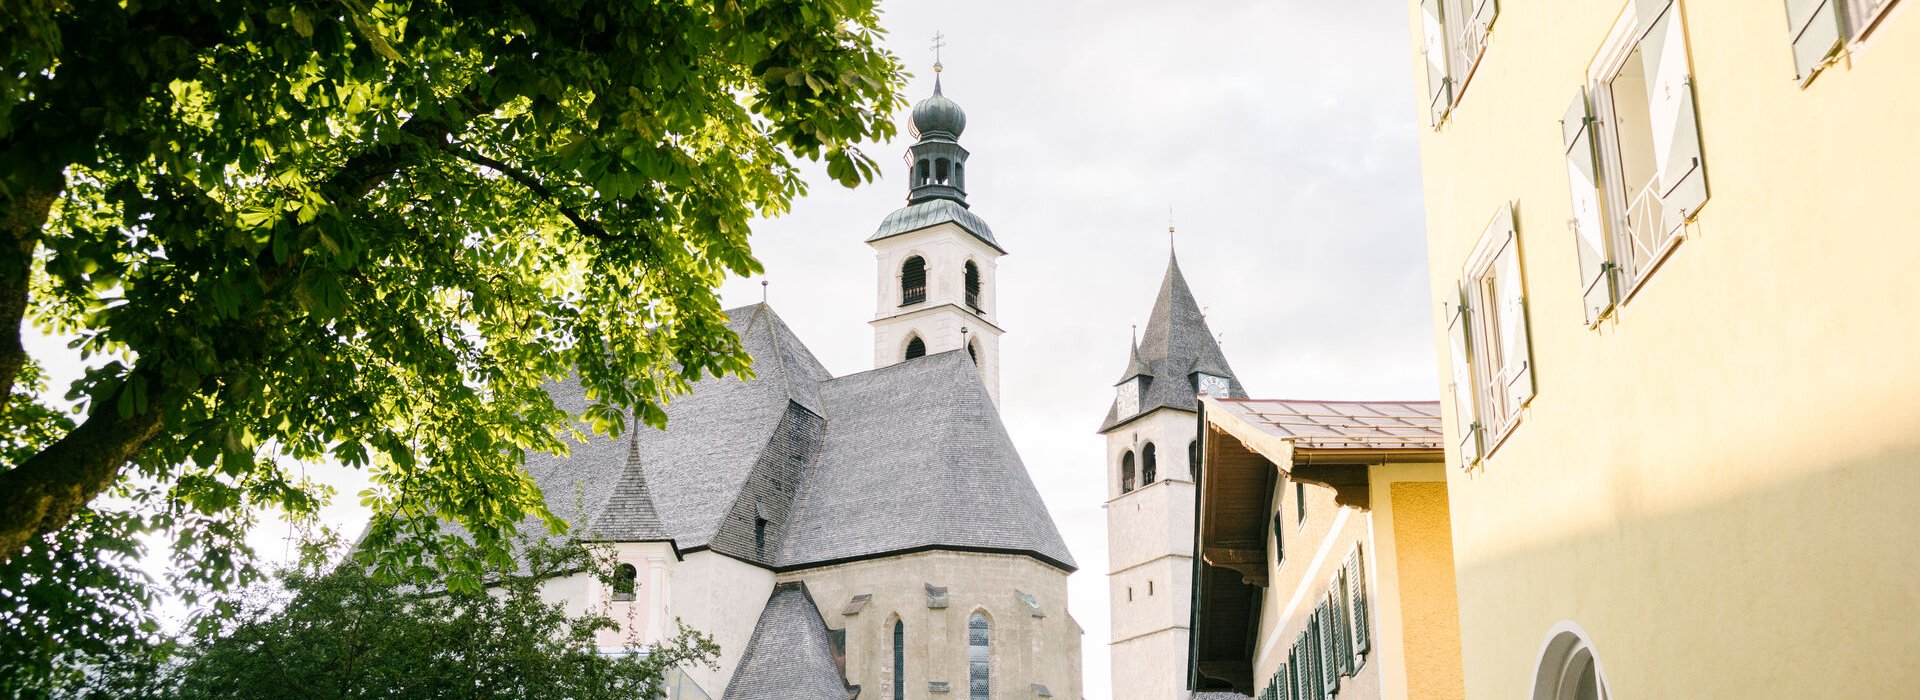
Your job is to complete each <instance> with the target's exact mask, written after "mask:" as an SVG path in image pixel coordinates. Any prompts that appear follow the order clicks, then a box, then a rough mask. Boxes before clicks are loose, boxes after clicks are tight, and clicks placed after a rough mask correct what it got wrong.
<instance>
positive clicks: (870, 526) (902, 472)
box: [780, 350, 1074, 571]
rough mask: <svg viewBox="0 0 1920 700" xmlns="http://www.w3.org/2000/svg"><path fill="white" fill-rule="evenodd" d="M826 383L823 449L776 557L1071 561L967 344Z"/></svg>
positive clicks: (791, 561)
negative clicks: (959, 553) (914, 554)
mask: <svg viewBox="0 0 1920 700" xmlns="http://www.w3.org/2000/svg"><path fill="white" fill-rule="evenodd" d="M824 391H825V397H826V404H827V440H826V449H825V451H824V452H823V453H822V454H821V455H820V465H819V467H818V468H817V469H816V470H815V471H814V472H813V473H812V474H810V475H809V476H808V478H807V480H806V485H805V486H804V487H803V488H802V489H801V491H800V496H799V497H798V499H796V501H795V503H794V518H793V522H792V524H791V527H790V529H789V530H788V536H787V540H786V541H785V542H784V543H783V546H782V548H781V557H780V560H781V564H782V566H784V567H787V568H793V567H801V566H812V565H820V564H826V563H831V562H836V561H843V560H848V559H857V558H863V557H866V556H870V555H873V554H876V553H882V552H907V551H914V550H919V549H961V550H990V551H1009V552H1021V553H1027V554H1031V555H1033V556H1035V557H1037V558H1039V559H1041V560H1043V561H1046V562H1047V563H1049V564H1052V565H1054V566H1057V567H1060V568H1062V569H1066V570H1069V571H1071V570H1073V568H1074V563H1073V555H1071V554H1068V553H1067V545H1066V542H1065V540H1063V539H1062V538H1061V537H1060V531H1059V530H1058V529H1056V528H1055V527H1054V524H1053V518H1052V517H1051V516H1049V515H1048V513H1047V506H1046V503H1044V502H1043V501H1041V499H1040V492H1039V491H1038V490H1036V489H1035V488H1034V486H1033V481H1032V479H1031V478H1029V477H1028V475H1027V470H1026V467H1025V465H1023V464H1022V463H1021V461H1020V454H1019V452H1018V451H1016V450H1015V449H1014V447H1013V439H1012V438H1011V437H1009V436H1008V435H1007V430H1006V427H1005V426H1004V425H1002V424H1001V422H1000V414H999V411H997V410H995V409H994V407H993V402H992V400H991V399H990V398H989V397H988V395H987V390H986V386H985V385H984V384H982V383H981V381H980V375H979V372H978V370H977V369H975V367H974V364H973V362H972V360H970V359H968V357H967V354H966V353H965V352H964V351H961V350H952V351H948V352H943V353H938V354H934V355H928V356H926V357H922V358H918V359H914V360H909V361H907V362H902V363H900V364H896V365H891V366H887V367H882V368H880V369H876V370H873V371H870V372H862V373H860V374H854V375H848V376H845V377H840V378H838V379H835V380H833V381H831V382H828V383H827V385H826V387H825V390H824Z"/></svg>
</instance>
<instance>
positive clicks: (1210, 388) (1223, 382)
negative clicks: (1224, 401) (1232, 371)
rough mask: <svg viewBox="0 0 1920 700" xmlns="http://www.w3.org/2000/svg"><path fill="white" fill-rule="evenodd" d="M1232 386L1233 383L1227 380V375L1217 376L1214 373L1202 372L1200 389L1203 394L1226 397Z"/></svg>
mask: <svg viewBox="0 0 1920 700" xmlns="http://www.w3.org/2000/svg"><path fill="white" fill-rule="evenodd" d="M1231 386H1232V385H1231V384H1229V383H1228V382H1227V378H1226V377H1216V376H1214V375H1211V374H1207V373H1206V372H1201V373H1200V387H1199V389H1200V393H1202V394H1205V395H1207V396H1219V397H1225V396H1227V395H1228V393H1229V392H1230V387H1231Z"/></svg>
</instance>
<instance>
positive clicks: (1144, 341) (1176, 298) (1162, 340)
mask: <svg viewBox="0 0 1920 700" xmlns="http://www.w3.org/2000/svg"><path fill="white" fill-rule="evenodd" d="M1142 365H1144V368H1143V367H1142ZM1143 369H1144V371H1143ZM1122 371H1123V372H1124V373H1125V376H1123V377H1121V378H1120V381H1122V382H1125V381H1126V380H1128V379H1131V378H1133V377H1134V376H1137V375H1140V374H1145V375H1146V376H1147V377H1148V380H1147V390H1146V393H1145V394H1143V395H1142V396H1141V397H1140V410H1139V412H1137V413H1133V414H1130V415H1124V416H1123V415H1119V412H1120V403H1119V400H1118V399H1117V398H1116V399H1115V400H1114V403H1113V405H1112V406H1110V407H1108V408H1107V417H1106V419H1105V420H1102V421H1100V432H1102V433H1104V432H1107V431H1109V430H1112V429H1114V428H1117V427H1119V426H1120V425H1121V424H1123V423H1126V422H1127V421H1130V420H1133V419H1134V418H1136V417H1139V416H1142V415H1146V414H1148V413H1152V412H1153V411H1154V409H1159V408H1173V409H1178V410H1182V411H1191V412H1198V411H1199V408H1200V404H1199V402H1198V401H1196V400H1195V399H1194V384H1193V374H1194V373H1195V372H1206V373H1207V374H1211V375H1215V376H1220V377H1226V378H1227V383H1228V385H1229V389H1228V396H1229V397H1232V398H1246V396H1247V390H1246V387H1243V386H1240V379H1239V377H1236V376H1234V374H1233V367H1232V366H1231V365H1228V364H1227V356H1226V354H1225V353H1223V352H1221V351H1220V343H1219V341H1217V340H1215V339H1214V337H1213V331H1212V330H1210V329H1208V328H1207V318H1206V316H1204V315H1202V314H1201V313H1200V303H1199V302H1197V301H1194V299H1193V290H1191V289H1188V288H1187V278H1186V276H1185V275H1182V274H1180V259H1179V258H1178V257H1177V256H1174V255H1173V254H1171V253H1169V254H1168V255H1167V275H1166V278H1165V279H1163V280H1161V282H1160V293H1159V294H1158V295H1156V296H1154V299H1153V313H1152V315H1150V316H1148V317H1147V330H1146V332H1145V333H1144V334H1142V335H1141V336H1140V341H1139V343H1138V345H1137V346H1136V347H1135V348H1134V350H1133V354H1132V355H1131V356H1130V357H1128V359H1127V367H1126V369H1125V370H1122ZM1223 398H1225V397H1223Z"/></svg>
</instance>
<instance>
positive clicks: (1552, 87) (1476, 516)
mask: <svg viewBox="0 0 1920 700" xmlns="http://www.w3.org/2000/svg"><path fill="white" fill-rule="evenodd" d="M1915 4H1916V3H1915V2H1914V0H1904V1H1900V2H1895V1H1889V0H1791V1H1788V2H1781V1H1779V0H1677V1H1676V0H1664V1H1662V0H1633V1H1631V2H1629V1H1627V0H1557V1H1555V2H1540V1H1531V2H1523V1H1510V2H1496V0H1484V1H1480V0H1426V1H1424V2H1423V1H1419V0H1412V1H1410V2H1409V3H1408V8H1409V20H1410V28H1411V30H1412V31H1411V32H1410V33H1411V36H1412V40H1413V45H1414V49H1415V50H1414V52H1413V59H1414V65H1412V66H1410V67H1411V68H1412V69H1413V70H1414V71H1415V72H1416V74H1417V78H1416V81H1415V82H1416V84H1417V85H1418V86H1419V89H1420V96H1419V99H1420V104H1421V107H1420V110H1419V114H1418V116H1417V118H1418V119H1419V120H1420V123H1421V125H1422V127H1423V128H1422V134H1421V150H1422V156H1423V169H1424V173H1423V176H1424V185H1425V191H1426V203H1427V231H1428V255H1429V268H1430V270H1431V273H1432V288H1431V294H1432V300H1433V303H1434V308H1435V315H1434V328H1433V330H1434V338H1435V352H1436V354H1437V356H1438V357H1439V358H1440V360H1441V362H1442V367H1443V368H1445V371H1443V372H1442V375H1443V380H1442V381H1443V387H1442V388H1443V394H1442V396H1443V401H1442V404H1443V405H1444V407H1445V411H1444V414H1445V429H1446V438H1447V449H1446V454H1447V457H1446V460H1447V485H1448V494H1449V498H1450V500H1451V518H1452V521H1453V533H1452V536H1453V553H1454V557H1455V564H1456V567H1457V586H1458V596H1459V615H1460V620H1459V625H1460V634H1461V637H1460V639H1461V654H1462V659H1463V667H1464V674H1465V690H1466V696H1467V697H1470V698H1523V697H1532V698H1608V697H1618V698H1786V697H1822V698H1825V697H1859V698H1882V697H1913V696H1915V695H1916V694H1920V690H1916V689H1915V688H1916V687H1920V667H1917V666H1916V665H1915V664H1913V663H1912V659H1914V658H1920V631H1917V630H1916V623H1920V583H1916V581H1920V554H1916V549H1915V548H1914V546H1913V543H1914V542H1916V541H1920V514H1916V513H1915V512H1914V510H1913V509H1912V508H1911V506H1910V505H1909V504H1908V502H1909V500H1910V497H1911V495H1912V494H1914V493H1917V492H1920V359H1916V353H1915V346H1916V345H1917V344H1920V330H1916V328H1915V325H1914V320H1915V319H1920V283H1916V281H1915V273H1914V269H1915V263H1916V262H1917V261H1920V196H1916V192H1915V190H1916V188H1917V186H1920V124H1917V123H1916V122H1920V91H1917V90H1916V89H1915V88H1916V86H1920V77H1917V76H1920V10H1915V9H1914V5H1915Z"/></svg>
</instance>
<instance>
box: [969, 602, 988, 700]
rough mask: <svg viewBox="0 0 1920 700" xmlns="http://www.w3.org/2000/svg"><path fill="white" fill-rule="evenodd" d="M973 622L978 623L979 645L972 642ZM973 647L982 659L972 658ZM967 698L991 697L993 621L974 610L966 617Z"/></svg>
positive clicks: (970, 699)
mask: <svg viewBox="0 0 1920 700" xmlns="http://www.w3.org/2000/svg"><path fill="white" fill-rule="evenodd" d="M975 622H978V623H980V624H979V628H980V638H981V643H980V644H975V643H974V642H973V640H974V626H975V625H974V623H975ZM975 647H980V648H981V653H980V656H981V657H982V658H979V659H975V658H974V651H973V650H974V648H975ZM976 680H977V681H978V687H977V688H976V686H975V682H976ZM967 697H968V700H990V699H991V698H992V697H993V620H991V619H989V618H988V617H987V614H986V612H985V611H981V610H975V611H974V612H973V614H972V615H969V616H967Z"/></svg>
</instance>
